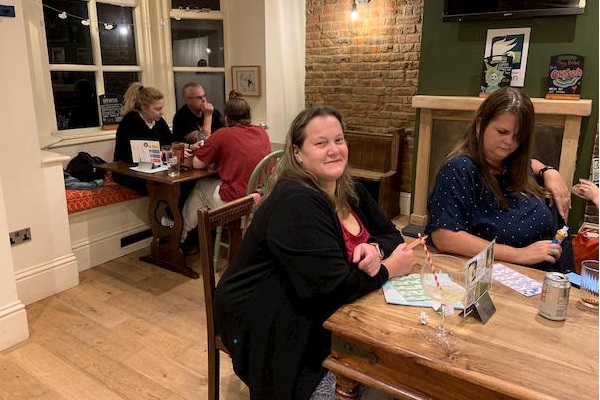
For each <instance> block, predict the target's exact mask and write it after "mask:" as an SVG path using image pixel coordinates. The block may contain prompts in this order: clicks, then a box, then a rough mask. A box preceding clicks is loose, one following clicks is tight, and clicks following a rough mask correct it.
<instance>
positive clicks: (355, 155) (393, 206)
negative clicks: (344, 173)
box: [344, 129, 404, 218]
mask: <svg viewBox="0 0 600 400" xmlns="http://www.w3.org/2000/svg"><path fill="white" fill-rule="evenodd" d="M344 134H345V138H346V142H347V143H348V150H349V156H348V157H349V163H350V174H351V175H352V177H353V178H355V179H357V180H359V181H361V182H362V183H363V184H364V185H365V187H366V188H367V190H368V191H369V193H371V195H372V196H373V198H374V199H375V200H376V201H377V203H378V204H379V206H380V207H381V209H382V210H383V212H384V213H385V214H386V215H387V216H388V217H389V218H394V217H396V216H397V215H398V214H400V171H399V168H400V166H401V165H402V162H401V144H402V140H403V137H404V129H399V130H397V131H395V132H393V133H366V132H358V131H354V130H346V131H345V132H344Z"/></svg>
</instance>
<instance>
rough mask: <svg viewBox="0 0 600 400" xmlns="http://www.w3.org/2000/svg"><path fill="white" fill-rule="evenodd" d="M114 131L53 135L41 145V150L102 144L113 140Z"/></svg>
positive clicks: (86, 131)
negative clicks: (95, 143)
mask: <svg viewBox="0 0 600 400" xmlns="http://www.w3.org/2000/svg"><path fill="white" fill-rule="evenodd" d="M115 132H116V131H115V130H114V129H113V130H100V129H93V130H85V131H81V132H77V133H75V132H73V133H68V134H61V133H55V134H53V135H52V136H51V137H50V139H49V140H48V142H46V143H45V144H43V146H42V150H46V149H57V148H60V147H68V146H73V145H78V144H84V143H94V142H102V141H105V140H114V139H115Z"/></svg>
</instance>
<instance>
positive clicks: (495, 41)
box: [484, 28, 531, 87]
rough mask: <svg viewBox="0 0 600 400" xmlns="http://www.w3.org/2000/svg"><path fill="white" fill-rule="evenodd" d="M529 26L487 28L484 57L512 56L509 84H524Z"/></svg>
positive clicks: (518, 85)
mask: <svg viewBox="0 0 600 400" xmlns="http://www.w3.org/2000/svg"><path fill="white" fill-rule="evenodd" d="M530 32H531V28H510V29H488V31H487V40H486V43H485V55H484V57H490V56H499V55H506V56H511V57H512V80H511V82H510V86H516V87H522V86H524V85H525V70H526V67H527V53H528V52H529V34H530Z"/></svg>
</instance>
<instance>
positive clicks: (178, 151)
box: [171, 142, 185, 164]
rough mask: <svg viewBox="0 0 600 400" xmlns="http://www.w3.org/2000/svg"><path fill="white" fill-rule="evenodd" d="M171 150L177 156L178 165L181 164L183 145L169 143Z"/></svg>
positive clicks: (183, 152)
mask: <svg viewBox="0 0 600 400" xmlns="http://www.w3.org/2000/svg"><path fill="white" fill-rule="evenodd" d="M171 150H173V153H175V154H177V157H178V159H179V163H180V164H181V163H182V162H183V160H184V159H185V143H183V142H173V143H171Z"/></svg>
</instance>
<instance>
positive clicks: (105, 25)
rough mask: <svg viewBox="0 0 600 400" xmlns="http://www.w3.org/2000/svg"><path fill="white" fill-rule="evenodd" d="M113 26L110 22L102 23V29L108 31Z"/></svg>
mask: <svg viewBox="0 0 600 400" xmlns="http://www.w3.org/2000/svg"><path fill="white" fill-rule="evenodd" d="M114 27H115V26H114V25H113V24H111V23H108V22H105V23H104V29H106V30H107V31H110V30H112V29H113V28H114Z"/></svg>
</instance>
